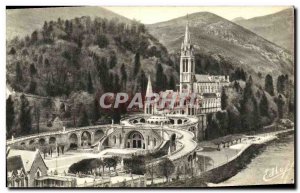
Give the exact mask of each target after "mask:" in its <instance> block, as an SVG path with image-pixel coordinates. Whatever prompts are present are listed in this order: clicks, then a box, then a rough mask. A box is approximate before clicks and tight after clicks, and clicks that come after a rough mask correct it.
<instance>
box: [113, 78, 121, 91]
mask: <svg viewBox="0 0 300 193" xmlns="http://www.w3.org/2000/svg"><path fill="white" fill-rule="evenodd" d="M120 90H121V85H120V78H119V75H118V74H115V77H114V91H115V92H120Z"/></svg>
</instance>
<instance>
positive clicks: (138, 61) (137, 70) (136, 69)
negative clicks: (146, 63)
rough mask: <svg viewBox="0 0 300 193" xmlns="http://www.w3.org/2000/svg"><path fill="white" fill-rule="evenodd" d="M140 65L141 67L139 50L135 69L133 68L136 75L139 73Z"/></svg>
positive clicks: (135, 59) (136, 55)
mask: <svg viewBox="0 0 300 193" xmlns="http://www.w3.org/2000/svg"><path fill="white" fill-rule="evenodd" d="M140 67H141V61H140V53H139V52H137V53H136V54H135V57H134V69H133V75H134V76H136V75H137V74H138V72H139V70H140Z"/></svg>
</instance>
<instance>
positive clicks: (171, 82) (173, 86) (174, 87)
mask: <svg viewBox="0 0 300 193" xmlns="http://www.w3.org/2000/svg"><path fill="white" fill-rule="evenodd" d="M169 89H171V90H176V84H175V80H174V76H173V75H171V77H170V80H169Z"/></svg>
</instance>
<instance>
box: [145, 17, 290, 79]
mask: <svg viewBox="0 0 300 193" xmlns="http://www.w3.org/2000/svg"><path fill="white" fill-rule="evenodd" d="M186 23H187V18H186V17H184V16H183V17H179V18H174V19H172V20H169V21H165V22H159V23H156V24H150V25H147V29H148V30H149V32H150V33H151V34H152V35H153V36H154V37H156V38H157V39H158V40H159V41H160V42H162V43H163V44H164V45H165V46H166V47H167V49H168V51H169V53H173V54H176V53H178V51H179V49H180V44H181V42H182V38H183V34H184V30H185V25H186ZM188 23H189V28H190V33H191V39H192V42H193V44H194V46H195V49H196V51H195V52H196V53H198V54H201V55H202V56H203V55H205V56H207V57H214V58H215V59H216V60H217V63H218V65H219V66H221V67H222V68H223V69H225V65H224V64H225V63H226V64H229V66H231V68H239V67H242V68H246V71H247V72H248V73H249V74H251V75H252V76H255V78H256V77H261V76H263V77H264V76H265V75H266V74H268V73H269V74H271V75H275V77H276V76H279V75H280V74H282V73H284V74H290V75H291V74H293V57H292V56H291V55H290V54H289V53H288V52H287V51H286V50H285V49H284V48H281V47H279V46H278V45H276V44H274V43H272V42H270V41H268V40H266V39H265V38H263V37H261V36H259V35H257V34H255V33H254V32H252V31H250V30H248V29H246V28H244V27H241V26H239V25H238V24H236V23H234V22H231V21H229V20H226V19H224V18H222V17H220V16H218V15H216V14H213V13H209V12H198V13H193V14H191V15H189V16H188ZM218 60H219V61H218ZM221 60H223V61H221ZM253 64H256V66H255V67H254V66H253ZM196 65H198V66H199V65H201V66H202V64H201V59H200V64H199V63H198V64H196ZM227 67H228V66H227ZM223 71H224V70H223ZM227 73H228V72H227ZM229 73H230V72H229ZM262 73H263V74H262ZM259 82H261V81H260V80H258V83H259Z"/></svg>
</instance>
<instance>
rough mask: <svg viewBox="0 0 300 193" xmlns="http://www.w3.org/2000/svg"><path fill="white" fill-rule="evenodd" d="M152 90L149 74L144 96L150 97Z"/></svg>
mask: <svg viewBox="0 0 300 193" xmlns="http://www.w3.org/2000/svg"><path fill="white" fill-rule="evenodd" d="M152 96H153V91H152V84H151V78H150V75H149V76H148V85H147V90H146V97H152Z"/></svg>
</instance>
